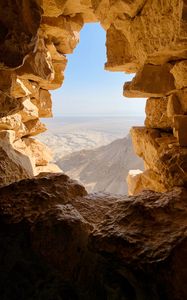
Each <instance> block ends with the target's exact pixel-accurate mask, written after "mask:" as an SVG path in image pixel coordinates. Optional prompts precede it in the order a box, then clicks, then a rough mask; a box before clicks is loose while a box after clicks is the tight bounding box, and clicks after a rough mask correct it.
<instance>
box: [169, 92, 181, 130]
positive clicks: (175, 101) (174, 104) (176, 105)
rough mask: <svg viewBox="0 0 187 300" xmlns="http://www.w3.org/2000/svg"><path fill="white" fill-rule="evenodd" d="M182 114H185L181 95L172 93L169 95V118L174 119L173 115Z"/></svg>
mask: <svg viewBox="0 0 187 300" xmlns="http://www.w3.org/2000/svg"><path fill="white" fill-rule="evenodd" d="M180 114H183V109H182V104H181V101H180V99H179V97H178V96H177V94H171V95H170V96H169V97H168V103H167V116H168V118H172V120H173V117H174V116H175V115H180ZM172 123H173V122H172ZM172 127H173V126H172Z"/></svg>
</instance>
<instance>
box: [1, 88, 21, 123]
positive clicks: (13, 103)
mask: <svg viewBox="0 0 187 300" xmlns="http://www.w3.org/2000/svg"><path fill="white" fill-rule="evenodd" d="M22 109H23V105H22V102H21V101H20V99H16V98H12V97H9V96H7V95H5V94H2V93H0V118H3V117H7V116H9V115H14V114H16V113H17V112H19V111H20V110H22Z"/></svg>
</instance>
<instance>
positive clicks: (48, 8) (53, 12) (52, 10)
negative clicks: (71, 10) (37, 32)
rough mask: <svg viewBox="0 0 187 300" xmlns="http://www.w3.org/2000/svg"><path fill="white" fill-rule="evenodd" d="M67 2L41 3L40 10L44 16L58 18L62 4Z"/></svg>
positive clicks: (57, 0)
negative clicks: (41, 9)
mask: <svg viewBox="0 0 187 300" xmlns="http://www.w3.org/2000/svg"><path fill="white" fill-rule="evenodd" d="M66 1H67V0H61V1H60V0H48V1H43V3H42V8H43V11H44V16H47V17H58V16H60V15H61V14H62V13H63V8H64V4H65V2H66Z"/></svg>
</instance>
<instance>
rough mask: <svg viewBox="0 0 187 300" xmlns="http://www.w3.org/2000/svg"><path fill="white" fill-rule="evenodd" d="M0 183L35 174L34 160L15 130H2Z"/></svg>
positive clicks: (0, 134) (0, 140)
mask: <svg viewBox="0 0 187 300" xmlns="http://www.w3.org/2000/svg"><path fill="white" fill-rule="evenodd" d="M0 153H1V161H0V185H1V186H3V185H7V184H10V183H12V182H15V181H18V180H20V179H24V178H31V177H32V176H34V161H33V159H32V156H31V155H30V154H31V153H30V152H28V151H27V149H26V147H25V144H24V143H23V142H22V141H21V140H16V136H15V132H14V130H3V131H0Z"/></svg>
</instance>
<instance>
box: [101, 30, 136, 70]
mask: <svg viewBox="0 0 187 300" xmlns="http://www.w3.org/2000/svg"><path fill="white" fill-rule="evenodd" d="M106 48H107V63H106V64H105V69H106V70H109V71H115V72H116V71H117V72H118V71H119V72H123V71H126V72H129V73H134V72H136V71H137V70H138V68H139V63H138V62H137V60H136V58H135V57H134V56H133V55H132V54H131V45H130V42H129V41H128V40H127V38H126V37H125V35H124V34H122V33H121V31H119V30H117V29H116V28H115V27H114V26H113V25H111V26H110V28H109V29H108V30H107V38H106Z"/></svg>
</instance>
